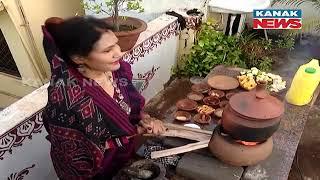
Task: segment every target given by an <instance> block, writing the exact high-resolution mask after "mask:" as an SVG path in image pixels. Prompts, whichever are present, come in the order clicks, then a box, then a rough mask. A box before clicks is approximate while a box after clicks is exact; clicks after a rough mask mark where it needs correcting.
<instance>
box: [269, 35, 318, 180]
mask: <svg viewBox="0 0 320 180" xmlns="http://www.w3.org/2000/svg"><path fill="white" fill-rule="evenodd" d="M311 58H316V59H319V60H320V41H319V39H317V38H311V39H309V40H308V44H307V45H300V44H299V45H297V46H296V48H295V49H294V50H293V51H291V52H289V53H288V54H287V56H286V55H284V56H282V55H280V56H279V59H277V62H276V63H275V66H274V68H273V69H274V71H275V72H277V73H280V74H281V75H282V76H287V77H290V76H291V77H292V76H294V74H295V71H296V70H297V68H298V67H299V66H300V65H301V64H304V63H306V62H308V61H309V60H310V59H311ZM289 180H320V100H319V98H318V100H317V101H316V103H315V105H314V106H313V107H312V109H311V111H310V112H309V117H308V121H307V123H306V126H305V129H304V132H303V135H302V137H301V140H300V143H299V146H298V151H297V152H296V157H295V161H294V163H293V165H292V168H291V171H290V175H289Z"/></svg>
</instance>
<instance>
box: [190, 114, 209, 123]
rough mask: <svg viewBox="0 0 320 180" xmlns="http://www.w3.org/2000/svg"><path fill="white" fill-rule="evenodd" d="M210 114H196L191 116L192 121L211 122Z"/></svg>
mask: <svg viewBox="0 0 320 180" xmlns="http://www.w3.org/2000/svg"><path fill="white" fill-rule="evenodd" d="M211 119H212V118H211V116H210V115H206V114H200V113H198V114H196V115H195V116H194V117H193V120H194V122H196V123H199V124H209V123H210V122H211Z"/></svg>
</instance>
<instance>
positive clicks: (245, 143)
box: [237, 140, 258, 146]
mask: <svg viewBox="0 0 320 180" xmlns="http://www.w3.org/2000/svg"><path fill="white" fill-rule="evenodd" d="M237 143H240V144H242V145H245V146H255V145H257V144H258V142H247V141H240V140H239V141H237Z"/></svg>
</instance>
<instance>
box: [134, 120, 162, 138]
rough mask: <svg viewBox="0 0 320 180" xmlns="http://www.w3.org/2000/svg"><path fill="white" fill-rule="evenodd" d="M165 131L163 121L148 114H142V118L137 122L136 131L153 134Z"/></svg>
mask: <svg viewBox="0 0 320 180" xmlns="http://www.w3.org/2000/svg"><path fill="white" fill-rule="evenodd" d="M165 131H166V128H165V127H164V125H163V122H162V121H160V120H158V119H156V118H152V117H150V116H149V115H144V116H143V117H142V120H141V121H140V122H139V126H138V133H139V134H143V133H148V134H155V135H160V134H162V133H164V132H165Z"/></svg>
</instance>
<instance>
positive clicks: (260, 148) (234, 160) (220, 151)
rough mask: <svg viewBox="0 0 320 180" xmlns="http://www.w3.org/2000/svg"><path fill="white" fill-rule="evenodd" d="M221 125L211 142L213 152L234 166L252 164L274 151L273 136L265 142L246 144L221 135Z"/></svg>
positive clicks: (210, 146) (210, 148)
mask: <svg viewBox="0 0 320 180" xmlns="http://www.w3.org/2000/svg"><path fill="white" fill-rule="evenodd" d="M220 128H221V126H220V125H218V126H217V127H216V129H215V130H214V133H213V135H212V137H211V140H210V142H209V150H210V151H211V153H212V154H213V155H214V156H216V157H217V158H219V159H220V160H222V161H223V162H225V163H227V164H230V165H234V166H252V165H256V164H258V163H259V162H261V161H263V160H265V159H267V158H268V157H269V156H270V154H271V153H272V148H273V141H272V137H270V138H269V139H267V140H266V141H265V142H263V143H260V144H257V145H254V146H246V145H242V144H239V143H237V142H236V141H235V140H234V139H232V138H231V137H229V136H222V135H221V129H220Z"/></svg>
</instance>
